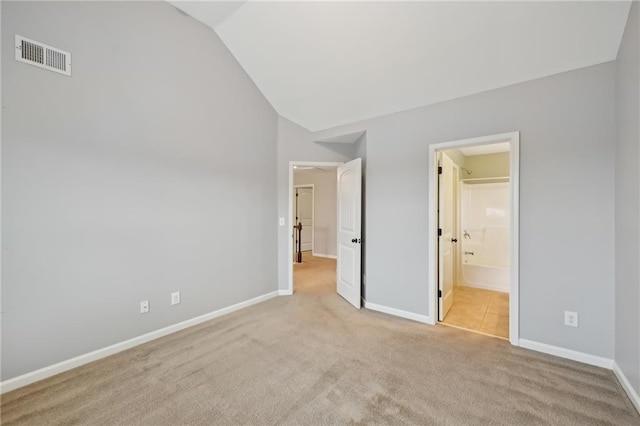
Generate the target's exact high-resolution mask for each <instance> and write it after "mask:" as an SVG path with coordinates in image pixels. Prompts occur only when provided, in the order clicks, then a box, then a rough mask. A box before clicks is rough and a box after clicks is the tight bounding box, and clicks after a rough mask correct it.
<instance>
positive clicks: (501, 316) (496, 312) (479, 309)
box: [443, 286, 509, 339]
mask: <svg viewBox="0 0 640 426" xmlns="http://www.w3.org/2000/svg"><path fill="white" fill-rule="evenodd" d="M443 323H445V324H448V325H453V326H456V327H460V328H465V329H467V330H472V331H479V332H481V333H485V334H491V335H492V336H496V337H502V338H505V339H508V338H509V293H501V292H499V291H491V290H483V289H479V288H472V287H465V286H456V287H455V289H454V293H453V306H452V307H451V309H450V310H449V312H448V313H447V316H446V317H445V318H444V321H443Z"/></svg>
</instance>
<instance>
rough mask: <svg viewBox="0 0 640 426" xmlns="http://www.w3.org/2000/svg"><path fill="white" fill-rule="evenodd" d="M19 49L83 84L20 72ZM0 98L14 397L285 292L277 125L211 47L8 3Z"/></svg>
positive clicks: (104, 8) (188, 31)
mask: <svg viewBox="0 0 640 426" xmlns="http://www.w3.org/2000/svg"><path fill="white" fill-rule="evenodd" d="M16 33H17V34H20V35H24V36H26V37H29V38H32V39H35V40H38V41H42V42H44V43H47V44H50V45H53V46H56V47H60V48H62V49H65V50H68V51H70V52H71V53H72V55H73V56H72V57H73V76H72V77H71V78H69V77H66V76H63V75H59V74H55V73H52V72H49V71H45V70H42V69H39V68H36V67H33V66H30V65H27V64H23V63H19V62H16V61H15V60H14V58H13V55H14V48H13V40H14V34H16ZM2 88H3V93H2V121H3V124H4V126H3V128H2V154H3V155H2V219H3V222H2V227H3V241H2V243H3V247H2V249H3V252H2V253H3V254H2V263H3V268H2V285H3V287H2V379H3V380H5V379H9V378H12V377H15V376H17V375H20V374H22V373H26V372H29V371H32V370H35V369H38V368H41V367H45V366H47V365H50V364H53V363H56V362H59V361H62V360H66V359H69V358H71V357H74V356H77V355H80V354H83V353H87V352H89V351H92V350H95V349H99V348H102V347H105V346H107V345H110V344H113V343H116V342H119V341H123V340H125V339H129V338H131V337H134V336H138V335H141V334H143V333H146V332H150V331H152V330H156V329H159V328H161V327H165V326H168V325H171V324H174V323H178V322H180V321H183V320H186V319H189V318H193V317H195V316H198V315H201V314H204V313H208V312H211V311H214V310H216V309H219V308H222V307H225V306H229V305H231V304H234V303H237V302H240V301H244V300H247V299H250V298H252V297H256V296H259V295H262V294H265V293H268V292H271V291H275V290H276V289H277V270H276V228H277V219H276V217H277V210H276V201H275V200H276V170H275V167H276V160H277V159H276V147H277V123H278V121H277V114H276V113H275V112H274V110H273V109H272V108H271V106H270V105H269V104H268V103H267V101H266V100H265V99H264V97H263V96H262V95H261V93H260V92H259V91H258V90H257V88H256V87H255V85H254V84H253V82H252V81H251V80H250V79H249V77H248V76H247V75H246V74H245V73H244V71H243V69H242V68H241V67H240V66H239V64H238V63H237V62H236V60H235V59H234V58H233V57H232V56H231V54H230V53H229V52H228V51H227V49H226V48H225V47H224V45H223V44H222V42H221V41H220V40H219V38H218V37H217V36H216V34H215V33H214V32H213V31H212V30H211V29H209V28H208V27H206V26H204V25H202V24H200V23H198V22H197V21H195V20H194V19H192V18H190V17H188V16H185V15H183V14H181V13H179V12H178V11H176V10H175V9H174V8H173V7H172V6H170V5H169V4H167V3H161V2H144V3H129V2H114V3H96V2H68V3H58V2H46V3H32V2H20V3H11V2H2ZM240 226H241V227H242V228H243V231H242V232H239V230H238V227H240ZM247 247H251V249H252V251H253V252H257V253H260V256H258V257H256V258H255V259H254V260H253V261H252V266H251V268H247V267H246V259H244V258H243V257H241V256H240V255H239V253H242V252H243V251H245V249H246V248H247ZM176 290H179V291H181V292H182V303H181V304H180V305H177V306H175V307H171V306H170V303H169V302H170V293H171V292H172V291H176ZM143 299H149V300H150V301H151V311H150V312H149V313H148V314H145V315H141V314H140V313H139V302H140V301H141V300H143Z"/></svg>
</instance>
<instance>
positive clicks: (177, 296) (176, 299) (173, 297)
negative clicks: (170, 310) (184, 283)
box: [171, 291, 180, 305]
mask: <svg viewBox="0 0 640 426" xmlns="http://www.w3.org/2000/svg"><path fill="white" fill-rule="evenodd" d="M178 303H180V292H179V291H176V292H173V293H171V305H177V304H178Z"/></svg>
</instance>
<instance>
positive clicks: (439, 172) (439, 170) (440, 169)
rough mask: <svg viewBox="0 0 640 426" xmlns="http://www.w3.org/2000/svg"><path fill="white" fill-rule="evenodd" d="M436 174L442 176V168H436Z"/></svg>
mask: <svg viewBox="0 0 640 426" xmlns="http://www.w3.org/2000/svg"><path fill="white" fill-rule="evenodd" d="M438 174H439V175H441V174H442V166H438Z"/></svg>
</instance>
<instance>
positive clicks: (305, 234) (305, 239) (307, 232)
mask: <svg viewBox="0 0 640 426" xmlns="http://www.w3.org/2000/svg"><path fill="white" fill-rule="evenodd" d="M313 195H314V194H313V187H310V186H296V203H295V208H296V211H295V214H294V217H295V218H296V219H295V223H302V241H301V247H302V251H310V250H312V249H313Z"/></svg>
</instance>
